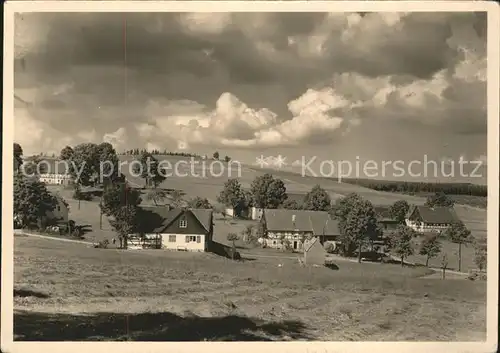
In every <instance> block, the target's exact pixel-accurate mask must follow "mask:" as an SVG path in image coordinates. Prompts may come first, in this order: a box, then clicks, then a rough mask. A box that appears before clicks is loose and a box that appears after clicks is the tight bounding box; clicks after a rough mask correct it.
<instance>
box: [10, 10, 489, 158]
mask: <svg viewBox="0 0 500 353" xmlns="http://www.w3.org/2000/svg"><path fill="white" fill-rule="evenodd" d="M14 36H15V39H14V42H15V48H14V50H15V66H14V67H15V74H14V81H15V82H14V86H15V87H14V93H15V97H16V99H15V108H14V110H15V111H14V126H15V141H16V142H18V143H20V144H21V146H22V147H23V149H24V151H25V154H31V153H40V152H42V151H43V152H46V153H56V154H58V153H59V151H60V150H61V149H62V148H63V147H64V146H66V145H76V144H78V143H83V142H102V141H107V142H111V143H112V144H113V145H114V146H115V148H116V149H117V150H118V151H122V150H125V149H131V148H135V147H138V148H149V149H152V148H158V149H161V150H163V149H167V150H170V151H174V150H177V151H180V150H184V151H192V152H196V153H201V154H211V153H212V152H213V151H215V150H218V151H219V152H220V154H221V155H225V154H228V155H230V156H232V157H233V159H235V158H236V159H239V160H241V161H243V162H253V161H254V160H255V157H257V156H260V155H264V156H276V155H282V156H286V157H287V158H288V160H289V161H291V160H297V159H300V158H302V156H304V157H306V158H312V157H317V158H318V159H319V160H325V159H326V160H353V159H355V158H359V159H361V160H375V161H383V160H403V161H411V160H415V159H418V160H421V159H423V158H424V155H426V156H427V158H429V159H433V160H437V161H441V160H456V159H458V158H459V157H460V156H462V157H463V158H465V159H467V160H482V161H486V146H487V138H486V131H487V128H486V122H487V113H486V57H487V55H486V16H485V14H481V13H127V14H120V13H24V14H17V15H16V18H15V33H14Z"/></svg>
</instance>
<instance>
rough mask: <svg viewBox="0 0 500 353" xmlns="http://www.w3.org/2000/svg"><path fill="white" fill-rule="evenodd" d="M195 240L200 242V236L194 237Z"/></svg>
mask: <svg viewBox="0 0 500 353" xmlns="http://www.w3.org/2000/svg"><path fill="white" fill-rule="evenodd" d="M196 242H197V243H201V237H200V236H199V235H198V236H197V237H196Z"/></svg>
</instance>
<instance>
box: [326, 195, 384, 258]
mask: <svg viewBox="0 0 500 353" xmlns="http://www.w3.org/2000/svg"><path fill="white" fill-rule="evenodd" d="M334 212H335V218H336V219H338V221H339V228H340V233H341V236H340V240H341V244H340V248H339V250H340V252H341V253H342V254H343V255H344V256H353V254H354V252H355V250H356V249H358V261H359V262H361V253H362V246H363V245H364V244H365V243H366V242H367V241H369V240H375V239H377V238H378V237H380V236H381V229H380V227H378V225H377V217H376V213H375V209H374V207H373V205H372V204H371V202H369V201H367V200H365V199H363V198H362V197H361V196H359V195H358V194H355V193H352V194H349V195H347V196H345V197H344V198H342V199H340V200H339V201H338V202H337V204H336V207H335V211H334Z"/></svg>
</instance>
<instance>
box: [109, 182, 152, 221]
mask: <svg viewBox="0 0 500 353" xmlns="http://www.w3.org/2000/svg"><path fill="white" fill-rule="evenodd" d="M141 201H142V200H141V196H140V193H139V191H137V190H134V189H132V188H130V187H129V186H128V185H127V184H125V183H120V184H114V185H110V186H109V187H107V188H106V189H105V190H104V193H103V195H102V203H101V209H102V213H103V214H105V215H106V216H115V214H116V213H117V212H119V211H120V210H121V209H122V208H123V207H124V206H132V207H137V206H139V204H140V203H141Z"/></svg>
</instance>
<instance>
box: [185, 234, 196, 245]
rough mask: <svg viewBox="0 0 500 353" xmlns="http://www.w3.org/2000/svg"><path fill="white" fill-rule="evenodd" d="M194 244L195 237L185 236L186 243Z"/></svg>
mask: <svg viewBox="0 0 500 353" xmlns="http://www.w3.org/2000/svg"><path fill="white" fill-rule="evenodd" d="M190 242H193V243H194V242H196V235H186V243H190Z"/></svg>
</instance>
